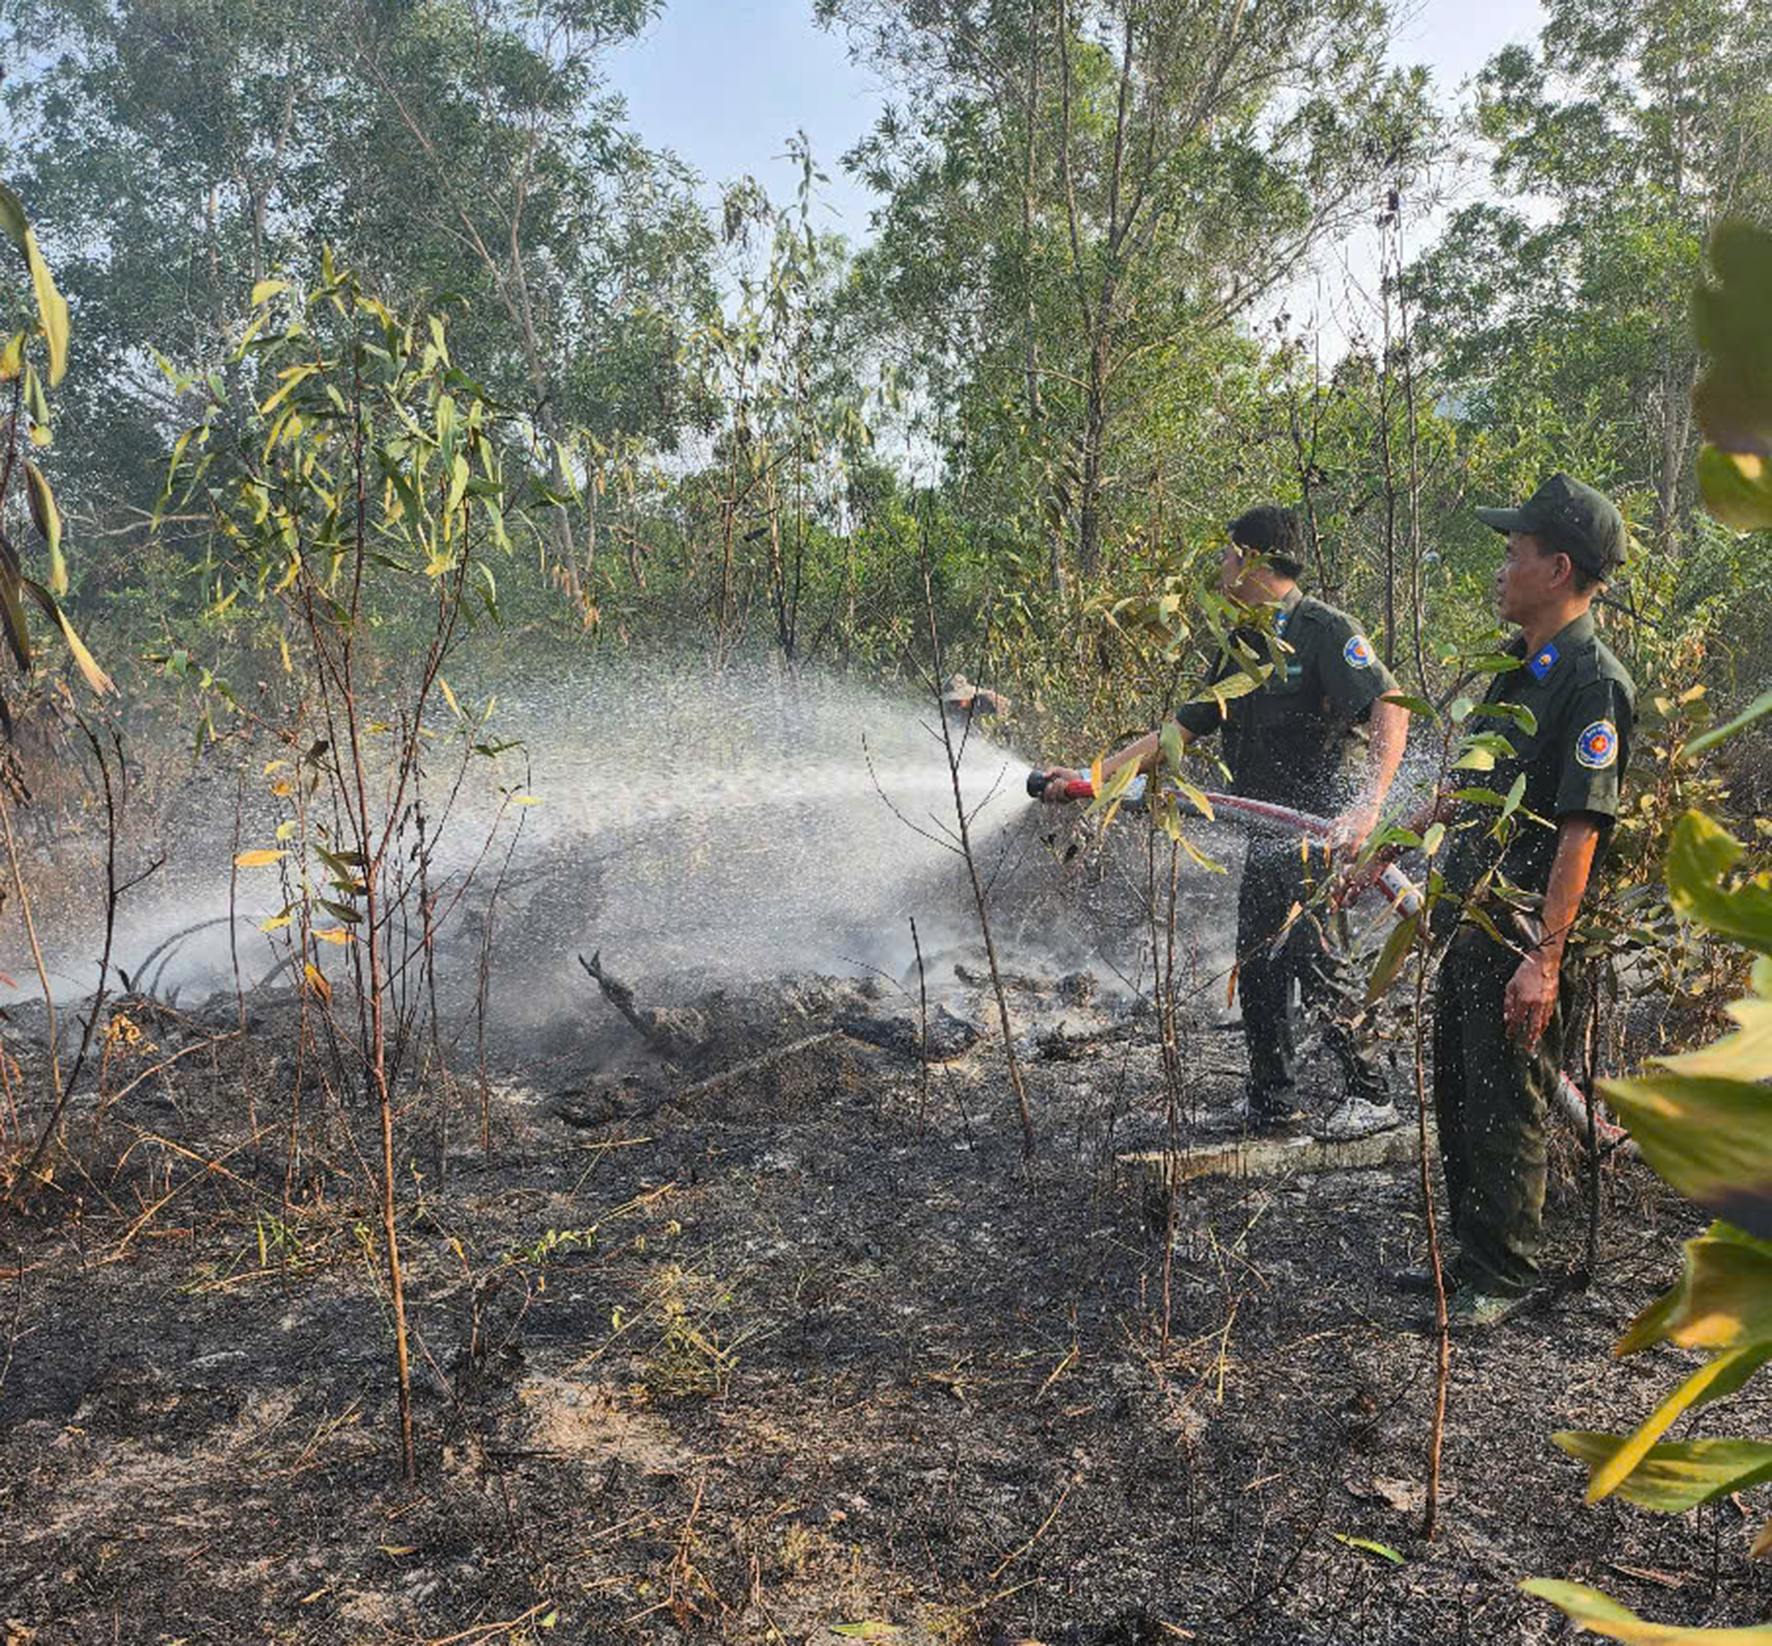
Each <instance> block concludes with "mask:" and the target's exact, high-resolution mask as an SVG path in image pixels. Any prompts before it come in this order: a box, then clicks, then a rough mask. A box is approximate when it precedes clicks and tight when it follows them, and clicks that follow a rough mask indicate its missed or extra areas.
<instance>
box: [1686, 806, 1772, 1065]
mask: <svg viewBox="0 0 1772 1646" xmlns="http://www.w3.org/2000/svg"><path fill="white" fill-rule="evenodd" d="M1743 850H1744V848H1743V847H1742V844H1741V842H1740V841H1738V840H1737V839H1735V837H1734V836H1733V835H1731V834H1730V833H1729V832H1728V830H1727V829H1724V828H1723V827H1722V826H1721V825H1719V824H1717V823H1715V822H1713V821H1712V820H1711V819H1710V818H1708V817H1706V816H1705V815H1704V814H1703V813H1702V812H1691V811H1689V812H1687V813H1686V814H1685V815H1684V816H1683V817H1681V818H1680V820H1679V821H1678V822H1677V823H1676V824H1675V825H1674V833H1673V841H1672V844H1671V845H1670V846H1669V848H1668V854H1667V867H1666V874H1667V886H1668V897H1669V901H1671V902H1672V904H1673V906H1674V908H1675V909H1676V910H1678V911H1679V913H1680V914H1682V915H1684V916H1685V917H1686V918H1687V919H1688V920H1693V921H1696V922H1697V923H1698V924H1699V925H1701V926H1704V927H1706V928H1708V929H1709V930H1710V931H1713V932H1717V933H1720V934H1721V935H1723V936H1725V937H1732V938H1735V939H1736V940H1737V941H1739V942H1742V943H1745V944H1746V945H1747V946H1748V947H1749V948H1751V949H1757V950H1758V951H1759V952H1760V953H1761V954H1772V885H1768V884H1767V882H1766V878H1765V877H1764V876H1761V877H1759V878H1757V879H1754V880H1750V881H1749V882H1747V883H1746V884H1745V885H1742V886H1739V887H1736V888H1735V889H1734V890H1729V889H1727V888H1726V887H1725V886H1724V881H1725V879H1726V878H1727V876H1728V874H1729V871H1730V870H1731V869H1732V868H1734V866H1735V865H1736V863H1737V862H1739V861H1740V859H1741V856H1742V853H1743ZM1767 1072H1769V1073H1772V1071H1767Z"/></svg>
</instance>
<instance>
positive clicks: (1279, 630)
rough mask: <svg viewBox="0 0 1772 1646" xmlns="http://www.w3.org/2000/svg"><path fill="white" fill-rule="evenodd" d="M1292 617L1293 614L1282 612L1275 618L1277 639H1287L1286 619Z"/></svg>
mask: <svg viewBox="0 0 1772 1646" xmlns="http://www.w3.org/2000/svg"><path fill="white" fill-rule="evenodd" d="M1291 615H1292V613H1291V612H1280V613H1278V614H1277V615H1276V616H1275V618H1274V635H1275V637H1276V638H1277V639H1281V640H1284V639H1285V638H1286V619H1287V618H1289V617H1290V616H1291Z"/></svg>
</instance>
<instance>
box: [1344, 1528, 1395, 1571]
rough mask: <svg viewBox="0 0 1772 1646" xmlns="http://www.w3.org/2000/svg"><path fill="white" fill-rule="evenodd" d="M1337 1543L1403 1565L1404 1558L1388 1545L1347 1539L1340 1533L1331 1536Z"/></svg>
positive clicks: (1354, 1538)
mask: <svg viewBox="0 0 1772 1646" xmlns="http://www.w3.org/2000/svg"><path fill="white" fill-rule="evenodd" d="M1329 1535H1330V1536H1331V1537H1332V1538H1334V1539H1335V1541H1336V1542H1337V1543H1345V1544H1346V1545H1347V1546H1348V1547H1349V1548H1350V1549H1364V1550H1365V1551H1366V1552H1367V1553H1368V1554H1373V1555H1382V1556H1383V1557H1384V1558H1385V1559H1386V1560H1388V1561H1390V1562H1391V1564H1392V1565H1394V1566H1401V1565H1402V1564H1403V1557H1402V1556H1401V1555H1400V1554H1398V1553H1397V1551H1396V1550H1395V1549H1393V1548H1392V1547H1391V1546H1390V1545H1389V1544H1388V1543H1378V1542H1375V1541H1374V1540H1373V1539H1371V1538H1369V1537H1346V1536H1344V1535H1343V1534H1342V1533H1340V1532H1331V1533H1330V1534H1329Z"/></svg>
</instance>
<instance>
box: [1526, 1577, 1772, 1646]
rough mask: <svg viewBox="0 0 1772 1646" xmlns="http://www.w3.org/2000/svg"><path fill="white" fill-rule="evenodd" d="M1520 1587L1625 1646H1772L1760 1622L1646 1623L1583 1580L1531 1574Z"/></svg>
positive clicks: (1771, 1633) (1770, 1632) (1770, 1630)
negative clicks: (1736, 1625) (1721, 1625)
mask: <svg viewBox="0 0 1772 1646" xmlns="http://www.w3.org/2000/svg"><path fill="white" fill-rule="evenodd" d="M1520 1587H1521V1588H1522V1589H1524V1590H1525V1591H1526V1593H1527V1594H1529V1595H1537V1596H1538V1598H1539V1599H1540V1600H1548V1601H1549V1602H1550V1603H1551V1604H1552V1605H1553V1606H1559V1607H1561V1608H1562V1609H1563V1611H1564V1612H1565V1613H1567V1614H1568V1616H1570V1617H1571V1618H1573V1619H1574V1620H1575V1621H1576V1622H1577V1623H1578V1624H1580V1625H1581V1627H1582V1628H1584V1629H1591V1630H1593V1632H1594V1633H1595V1634H1597V1635H1605V1636H1607V1637H1608V1638H1609V1639H1611V1640H1620V1641H1623V1642H1624V1643H1625V1646H1772V1626H1768V1625H1764V1624H1759V1625H1755V1626H1754V1627H1751V1628H1747V1629H1682V1628H1677V1627H1675V1626H1673V1625H1671V1624H1665V1623H1650V1622H1649V1621H1647V1619H1645V1618H1640V1617H1638V1616H1637V1614H1636V1613H1635V1612H1632V1611H1629V1610H1627V1609H1626V1608H1625V1607H1623V1606H1620V1605H1619V1604H1618V1602H1617V1601H1616V1600H1611V1599H1608V1598H1607V1596H1605V1595H1603V1594H1601V1593H1600V1591H1599V1590H1598V1589H1590V1588H1588V1587H1587V1585H1586V1584H1585V1583H1560V1582H1557V1581H1555V1580H1554V1579H1551V1578H1547V1577H1533V1578H1528V1579H1527V1580H1526V1581H1525V1582H1524V1583H1522V1584H1521V1585H1520Z"/></svg>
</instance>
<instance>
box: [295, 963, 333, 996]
mask: <svg viewBox="0 0 1772 1646" xmlns="http://www.w3.org/2000/svg"><path fill="white" fill-rule="evenodd" d="M302 974H303V975H304V976H305V977H306V978H307V980H308V987H309V988H310V989H312V990H313V991H314V993H315V994H317V995H318V996H319V997H320V998H321V999H322V1000H331V999H332V985H331V984H330V983H328V982H327V981H326V977H325V974H324V973H323V972H322V971H321V970H320V968H319V967H318V966H316V965H315V964H314V963H313V962H312V961H311V960H310V961H308V962H307V963H306V964H305V965H304V966H303V967H302Z"/></svg>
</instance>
